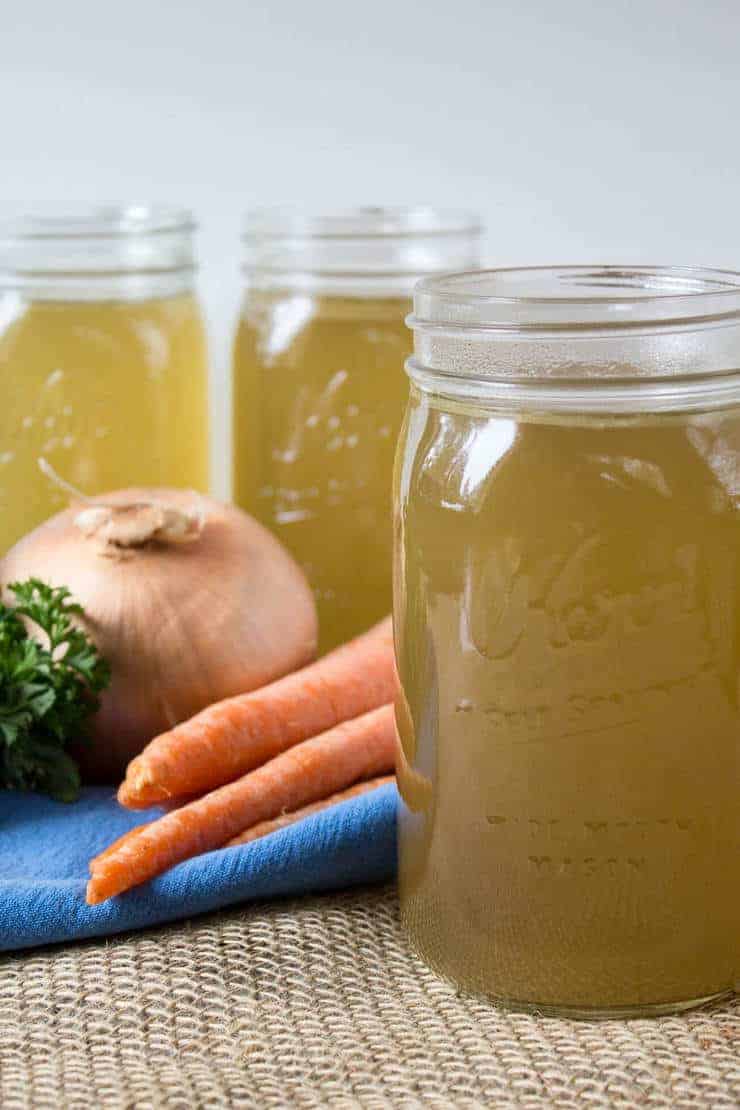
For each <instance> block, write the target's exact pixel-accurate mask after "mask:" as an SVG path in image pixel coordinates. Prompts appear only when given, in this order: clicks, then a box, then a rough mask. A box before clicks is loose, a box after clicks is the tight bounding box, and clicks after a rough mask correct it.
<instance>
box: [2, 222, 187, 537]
mask: <svg viewBox="0 0 740 1110" xmlns="http://www.w3.org/2000/svg"><path fill="white" fill-rule="evenodd" d="M193 230H194V225H193V220H192V217H191V216H190V214H189V213H188V212H185V211H182V210H179V209H178V210H175V209H172V210H170V209H164V208H148V207H123V208H101V209H93V210H91V211H83V212H79V213H70V214H61V213H57V214H50V215H45V216H40V217H29V218H23V219H16V220H10V221H6V222H0V392H1V393H2V396H3V402H2V405H0V554H2V552H3V551H4V550H5V549H6V548H8V547H10V546H11V545H12V544H13V543H14V542H15V541H16V540H17V539H19V538H20V537H21V536H22V535H23V534H24V533H25V532H27V531H29V530H30V529H31V528H33V527H35V526H36V525H37V524H39V523H40V522H41V521H42V520H44V519H45V518H46V517H48V516H49V515H50V514H52V513H54V512H56V511H57V510H58V509H60V508H61V507H62V506H63V505H64V504H65V501H66V495H65V494H64V493H63V492H61V490H60V489H59V488H57V487H56V486H55V485H54V484H53V483H52V482H51V481H50V480H49V478H48V477H46V476H45V475H44V474H43V473H42V472H41V471H40V469H39V459H45V460H46V461H47V462H48V463H49V464H50V465H51V466H52V467H53V469H54V470H55V471H56V472H57V473H58V475H59V476H60V477H61V478H63V479H64V480H66V481H67V482H70V483H71V484H72V485H74V486H76V487H77V488H79V489H80V490H81V491H82V492H84V493H86V494H95V493H100V492H102V491H104V490H110V489H115V488H117V487H121V486H132V485H142V486H159V485H172V486H190V487H193V488H195V489H200V490H205V489H207V487H208V398H207V388H208V387H207V371H208V364H207V354H206V338H205V332H204V325H203V321H202V318H201V312H200V308H199V306H198V302H197V300H196V297H195V293H194V289H193V274H194V258H193Z"/></svg>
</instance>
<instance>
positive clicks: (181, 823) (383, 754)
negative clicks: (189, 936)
mask: <svg viewBox="0 0 740 1110" xmlns="http://www.w3.org/2000/svg"><path fill="white" fill-rule="evenodd" d="M395 753H396V727H395V718H394V714H393V706H392V705H384V706H382V707H381V708H380V709H374V710H372V711H371V712H370V713H365V714H364V715H363V716H361V717H356V718H355V719H354V720H350V721H344V722H343V723H342V724H340V725H337V726H335V727H334V728H332V729H329V731H328V732H324V733H322V734H321V735H320V736H315V737H314V738H313V739H312V740H306V741H305V742H304V743H302V744H297V745H296V746H295V747H293V748H291V749H290V750H289V751H286V752H283V753H282V754H281V755H278V756H276V757H275V759H272V760H270V761H269V763H266V764H264V765H263V766H262V767H259V768H258V769H257V770H256V771H252V772H251V773H250V774H247V775H244V776H243V777H242V778H240V779H237V781H236V782H231V783H229V784H228V785H227V786H222V787H221V788H220V789H219V790H214V791H213V792H212V793H210V794H206V795H204V796H203V797H202V798H198V799H197V801H195V802H190V803H189V804H188V805H184V806H182V807H181V808H180V809H173V810H172V811H171V812H170V813H167V814H165V816H164V817H160V818H159V819H158V820H157V821H152V822H151V823H150V824H148V825H141V826H140V827H139V828H138V829H135V830H133V833H127V834H125V835H124V836H122V837H121V838H120V840H118V841H117V843H116V844H114V845H111V847H110V848H107V849H106V850H105V851H104V852H101V854H100V855H99V856H96V858H95V859H93V860H92V862H91V863H90V873H91V876H92V877H91V879H90V881H89V883H88V885H87V901H88V903H89V904H90V905H96V904H97V903H98V902H104V901H105V900H106V899H107V898H112V897H113V896H114V895H116V894H121V893H122V892H123V891H125V890H129V889H130V888H131V887H133V886H137V885H138V884H139V883H144V882H146V881H147V880H148V879H153V878H154V877H155V876H156V875H161V874H162V872H163V871H167V870H168V868H170V867H174V866H175V864H177V863H181V862H182V861H183V860H186V859H189V858H190V857H191V856H197V855H199V854H200V853H201V852H210V851H212V850H213V849H214V848H221V847H223V845H225V844H227V843H228V841H229V840H231V839H232V837H234V836H237V834H238V833H240V832H243V831H244V829H246V828H249V827H250V826H252V825H256V824H257V823H258V822H260V821H267V820H269V819H270V818H272V817H277V816H278V815H279V814H280V813H283V812H285V811H290V810H296V809H300V807H301V806H304V805H308V804H309V803H310V802H317V801H320V800H321V799H322V798H326V797H328V796H329V795H331V794H333V793H335V792H336V791H338V790H342V789H344V788H345V787H347V786H350V785H351V784H352V783H354V782H358V781H359V780H360V779H366V778H371V777H373V776H375V775H381V774H386V773H387V772H389V771H391V770H392V769H393V765H394V760H395Z"/></svg>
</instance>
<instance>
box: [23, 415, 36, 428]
mask: <svg viewBox="0 0 740 1110" xmlns="http://www.w3.org/2000/svg"><path fill="white" fill-rule="evenodd" d="M33 424H34V420H33V417H32V416H24V417H23V420H22V421H21V427H22V428H25V429H26V431H28V429H29V428H32V427H33Z"/></svg>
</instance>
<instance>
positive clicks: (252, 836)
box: [226, 775, 395, 848]
mask: <svg viewBox="0 0 740 1110" xmlns="http://www.w3.org/2000/svg"><path fill="white" fill-rule="evenodd" d="M394 781H395V776H394V775H382V776H381V777H380V778H377V779H368V780H367V781H366V782H358V783H357V785H356V786H350V788H349V789H348V790H340V791H339V793H338V794H332V796H331V797H330V798H324V800H323V801H321V802H311V804H310V805H307V806H301V808H300V809H296V810H293V812H292V813H281V814H280V816H279V817H272V818H270V820H269V821H259V822H258V823H257V824H256V825H252V827H251V828H249V829H245V831H244V832H243V833H240V834H239V836H235V837H234V838H233V840H230V841H229V843H228V844H227V845H226V847H227V848H234V847H236V845H237V844H251V843H252V841H253V840H261V839H262V837H263V836H269V835H270V833H274V832H278V830H279V829H287V827H288V826H289V825H296V824H298V822H299V821H303V819H304V818H305V817H312V816H313V814H314V813H321V811H322V809H329V808H330V807H331V806H338V805H340V804H341V803H342V802H347V801H349V799H350V798H356V797H357V796H358V795H360V794H367V793H369V792H370V791H371V790H377V789H378V787H379V786H387V785H388V783H389V782H394Z"/></svg>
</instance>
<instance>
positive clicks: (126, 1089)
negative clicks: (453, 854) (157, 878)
mask: <svg viewBox="0 0 740 1110" xmlns="http://www.w3.org/2000/svg"><path fill="white" fill-rule="evenodd" d="M739 1048H740V1004H738V1003H737V1002H735V1003H730V1004H728V1005H726V1006H723V1007H720V1008H718V1009H716V1010H714V1011H713V1012H711V1011H710V1012H699V1013H695V1014H691V1015H686V1016H682V1017H672V1018H663V1019H660V1020H654V1021H633V1022H616V1021H615V1022H606V1023H594V1024H590V1023H581V1022H574V1021H559V1020H554V1019H544V1018H536V1017H531V1016H528V1015H524V1014H507V1013H503V1012H501V1011H499V1010H497V1009H496V1008H494V1007H493V1006H490V1005H488V1004H487V1003H485V1002H483V1001H480V1000H476V999H471V998H464V997H460V996H458V995H457V994H456V992H455V990H454V989H453V988H452V987H450V986H448V985H447V984H445V983H442V982H440V981H439V980H438V979H437V978H435V976H434V975H432V973H431V972H429V971H427V970H426V968H425V967H423V966H422V965H421V964H420V963H419V961H418V960H417V959H416V958H415V957H414V956H412V955H411V953H410V952H409V950H408V948H407V946H406V944H405V942H404V939H403V936H402V934H401V932H400V929H399V925H398V912H397V902H396V896H395V893H394V892H393V891H392V890H372V891H363V892H360V893H351V894H344V895H340V896H326V897H322V898H312V899H307V900H303V901H295V902H283V903H280V904H273V905H271V906H267V907H266V906H259V907H251V908H245V909H242V910H238V911H229V912H226V913H221V914H216V915H211V916H209V917H206V918H202V919H200V920H197V921H194V922H191V923H189V924H185V925H178V926H171V927H168V928H163V929H157V930H150V931H148V932H146V933H140V934H138V935H135V936H129V937H125V938H121V939H114V940H110V941H107V942H104V941H100V942H87V943H85V944H81V945H70V946H66V947H64V948H56V949H48V950H40V951H37V952H34V953H31V954H18V955H11V956H6V957H5V958H4V959H3V962H2V965H1V966H0V1106H2V1110H21V1108H24V1110H25V1108H33V1110H36V1108H39V1110H45V1108H47V1107H48V1108H54V1110H57V1108H59V1107H64V1108H66V1107H70V1108H80V1110H82V1108H85V1110H86V1108H88V1107H101V1108H104V1110H107V1108H111V1110H113V1108H116V1110H118V1108H121V1110H123V1108H126V1110H134V1108H135V1110H147V1108H150V1107H151V1108H159V1107H168V1108H173V1110H175V1108H183V1110H185V1108H189V1107H207V1108H214V1110H215V1108H219V1107H265V1108H268V1110H269V1108H272V1107H321V1106H328V1107H338V1108H339V1107H367V1108H368V1110H372V1108H375V1107H378V1108H381V1107H415V1106H419V1107H424V1106H430V1107H444V1108H448V1107H489V1106H493V1107H501V1108H507V1107H517V1108H528V1107H545V1106H546V1107H642V1106H645V1107H650V1108H651V1110H656V1108H658V1107H666V1108H671V1110H681V1108H684V1107H685V1108H689V1107H690V1108H695V1107H711V1108H712V1110H720V1108H724V1107H728V1108H733V1110H734V1108H736V1107H737V1106H738V1105H740V1066H739V1065H738V1049H739Z"/></svg>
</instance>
